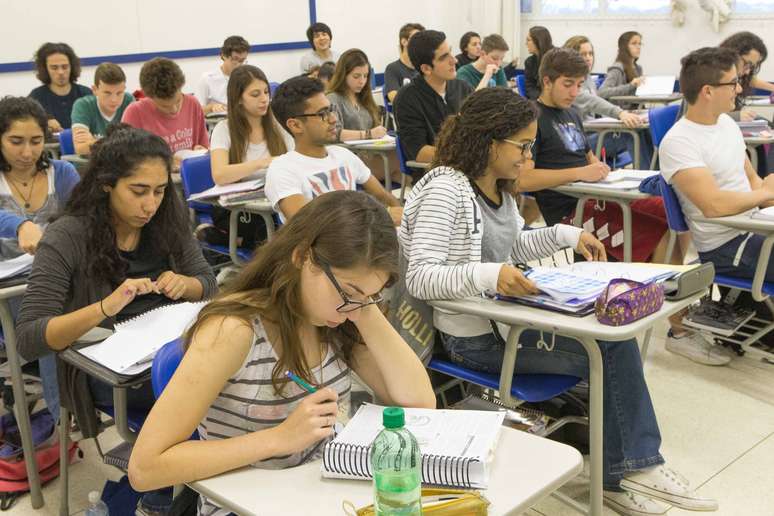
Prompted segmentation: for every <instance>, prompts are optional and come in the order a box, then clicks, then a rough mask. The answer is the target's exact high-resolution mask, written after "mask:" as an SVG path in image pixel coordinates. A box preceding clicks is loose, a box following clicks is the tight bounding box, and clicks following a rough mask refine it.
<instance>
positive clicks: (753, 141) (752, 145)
mask: <svg viewBox="0 0 774 516" xmlns="http://www.w3.org/2000/svg"><path fill="white" fill-rule="evenodd" d="M744 143H745V145H747V149H748V150H749V151H750V164H751V165H752V166H753V170H758V153H757V152H755V149H756V148H757V147H760V146H761V145H770V144H772V143H774V136H745V137H744Z"/></svg>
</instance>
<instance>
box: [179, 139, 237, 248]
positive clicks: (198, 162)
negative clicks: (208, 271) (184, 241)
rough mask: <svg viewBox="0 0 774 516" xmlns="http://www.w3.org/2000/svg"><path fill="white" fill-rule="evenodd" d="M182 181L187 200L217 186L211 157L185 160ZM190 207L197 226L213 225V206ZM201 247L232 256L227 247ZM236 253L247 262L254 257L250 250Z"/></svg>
mask: <svg viewBox="0 0 774 516" xmlns="http://www.w3.org/2000/svg"><path fill="white" fill-rule="evenodd" d="M180 180H181V182H182V183H183V193H184V194H185V197H186V199H187V198H188V197H190V196H191V195H192V194H196V193H199V192H203V191H204V190H207V189H208V188H212V187H213V186H215V181H214V180H213V179H212V167H211V162H210V155H209V154H206V155H204V156H196V157H193V158H188V159H185V160H183V162H182V163H181V164H180ZM188 207H189V208H191V209H192V210H193V212H194V215H195V217H196V222H197V224H212V205H210V204H206V203H202V202H197V201H189V202H188ZM200 245H201V246H202V247H203V248H204V249H209V250H210V251H213V252H216V253H218V254H225V255H226V256H230V253H229V250H228V247H227V246H223V245H213V244H209V243H207V242H200ZM236 252H237V257H238V258H239V259H240V260H242V261H245V262H247V261H249V260H250V258H251V256H252V251H251V250H249V249H244V248H241V247H238V248H237V250H236Z"/></svg>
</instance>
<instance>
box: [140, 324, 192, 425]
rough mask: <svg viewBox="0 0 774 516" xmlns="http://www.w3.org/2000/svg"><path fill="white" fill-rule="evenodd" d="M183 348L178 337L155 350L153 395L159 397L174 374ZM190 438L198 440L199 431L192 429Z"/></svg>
mask: <svg viewBox="0 0 774 516" xmlns="http://www.w3.org/2000/svg"><path fill="white" fill-rule="evenodd" d="M183 355H185V349H184V348H183V339H182V338H178V339H175V340H173V341H171V342H167V343H166V344H164V346H162V348H161V349H160V350H158V351H157V352H156V356H155V357H153V363H152V364H151V385H152V386H153V395H154V396H155V397H156V399H159V396H161V393H162V392H163V391H164V389H165V388H166V386H167V384H168V383H169V380H171V379H172V375H173V374H175V371H176V370H177V367H178V366H179V365H180V362H181V361H182V360H183ZM190 439H194V440H198V439H199V431H198V430H194V433H193V434H191V437H190Z"/></svg>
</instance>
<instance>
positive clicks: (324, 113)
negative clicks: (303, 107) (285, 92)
mask: <svg viewBox="0 0 774 516" xmlns="http://www.w3.org/2000/svg"><path fill="white" fill-rule="evenodd" d="M332 114H333V110H332V109H331V108H329V107H327V108H325V109H323V110H320V111H318V112H317V113H301V114H298V115H293V117H292V118H304V117H309V116H318V117H320V121H322V122H327V121H328V120H330V118H331V115H332Z"/></svg>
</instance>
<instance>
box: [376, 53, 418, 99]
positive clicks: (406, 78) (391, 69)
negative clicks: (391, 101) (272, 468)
mask: <svg viewBox="0 0 774 516" xmlns="http://www.w3.org/2000/svg"><path fill="white" fill-rule="evenodd" d="M416 76H417V71H416V70H414V69H413V68H411V67H410V66H406V65H405V64H403V61H401V60H400V59H398V60H397V61H393V62H392V63H390V64H388V65H387V68H385V69H384V91H386V92H387V93H389V92H391V91H398V90H399V89H401V88H402V87H403V85H405V84H408V83H410V82H411V79H413V78H414V77H416Z"/></svg>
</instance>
